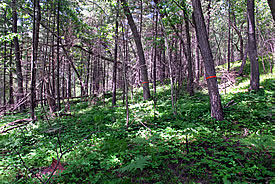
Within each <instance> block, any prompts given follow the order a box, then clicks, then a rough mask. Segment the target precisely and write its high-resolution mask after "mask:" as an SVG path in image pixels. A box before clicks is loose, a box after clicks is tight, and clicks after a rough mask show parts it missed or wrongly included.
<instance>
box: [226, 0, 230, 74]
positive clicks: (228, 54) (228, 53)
mask: <svg viewBox="0 0 275 184" xmlns="http://www.w3.org/2000/svg"><path fill="white" fill-rule="evenodd" d="M230 49H231V18H230V0H229V1H228V43H227V70H228V71H230V62H231V58H230V54H231V51H230Z"/></svg>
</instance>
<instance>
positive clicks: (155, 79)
mask: <svg viewBox="0 0 275 184" xmlns="http://www.w3.org/2000/svg"><path fill="white" fill-rule="evenodd" d="M158 16H159V15H158V12H156V22H155V45H154V52H155V54H154V61H153V81H154V83H153V86H154V102H155V103H156V100H157V98H156V93H157V43H156V41H157V37H158ZM155 105H156V104H155Z"/></svg>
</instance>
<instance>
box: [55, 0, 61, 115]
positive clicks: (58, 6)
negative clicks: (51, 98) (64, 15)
mask: <svg viewBox="0 0 275 184" xmlns="http://www.w3.org/2000/svg"><path fill="white" fill-rule="evenodd" d="M59 12H60V0H58V4H57V25H56V29H57V51H56V60H57V68H56V70H57V71H56V74H57V75H56V82H57V83H56V84H57V109H58V111H60V110H61V104H60V79H59V76H60V74H59V71H60V58H59V52H60V50H59V48H60V47H59V44H60V38H59V36H60V20H59V19H60V18H59V17H60V15H59Z"/></svg>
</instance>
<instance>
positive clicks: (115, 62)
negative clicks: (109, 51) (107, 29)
mask: <svg viewBox="0 0 275 184" xmlns="http://www.w3.org/2000/svg"><path fill="white" fill-rule="evenodd" d="M116 11H117V12H116V25H115V26H116V27H115V49H114V57H115V58H114V65H113V96H112V106H115V105H116V88H117V54H118V53H117V47H118V17H119V0H117V10H116Z"/></svg>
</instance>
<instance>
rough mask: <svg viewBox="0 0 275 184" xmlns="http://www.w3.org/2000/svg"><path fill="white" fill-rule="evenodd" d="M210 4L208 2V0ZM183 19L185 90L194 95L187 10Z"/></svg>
mask: <svg viewBox="0 0 275 184" xmlns="http://www.w3.org/2000/svg"><path fill="white" fill-rule="evenodd" d="M209 4H210V2H209ZM184 20H185V33H186V38H187V47H186V52H187V66H188V78H187V91H188V93H189V95H190V96H193V95H194V87H193V83H194V78H193V66H192V51H191V36H190V32H189V20H188V15H187V12H186V11H184Z"/></svg>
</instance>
